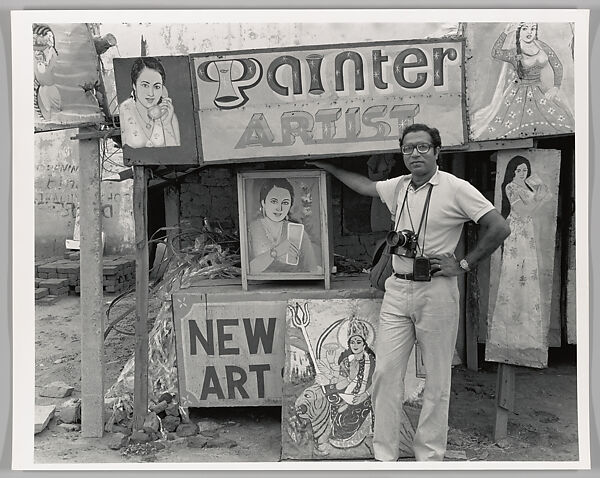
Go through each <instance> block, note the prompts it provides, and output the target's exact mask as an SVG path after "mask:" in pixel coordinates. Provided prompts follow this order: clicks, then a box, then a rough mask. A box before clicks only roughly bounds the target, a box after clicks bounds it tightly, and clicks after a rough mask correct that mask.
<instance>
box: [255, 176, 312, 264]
mask: <svg viewBox="0 0 600 478" xmlns="http://www.w3.org/2000/svg"><path fill="white" fill-rule="evenodd" d="M294 200H295V194H294V187H293V186H292V184H291V183H290V182H289V181H288V180H287V179H286V178H269V179H266V180H265V181H264V183H263V184H262V186H261V189H260V192H259V214H258V217H257V218H256V219H255V220H253V221H252V222H251V223H250V225H249V226H248V240H249V251H250V254H249V255H250V273H251V274H258V273H261V272H318V271H320V270H321V267H322V266H321V265H320V264H319V263H318V262H317V254H316V253H315V250H314V246H313V243H312V241H311V238H310V236H309V234H308V232H307V231H306V230H305V227H304V225H303V224H300V223H298V222H296V221H293V220H292V219H291V218H290V210H291V209H292V206H293V205H294Z"/></svg>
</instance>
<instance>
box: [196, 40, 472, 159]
mask: <svg viewBox="0 0 600 478" xmlns="http://www.w3.org/2000/svg"><path fill="white" fill-rule="evenodd" d="M463 45H464V43H463V42H462V41H461V40H428V41H422V42H418V41H397V42H372V43H359V44H338V45H333V46H310V47H301V48H286V49H268V50H249V51H239V52H221V53H208V54H207V53H201V54H194V55H191V66H192V75H193V78H194V85H195V91H194V93H195V99H196V102H197V109H198V117H197V121H198V130H199V131H198V137H199V139H198V143H199V151H200V152H201V156H202V160H203V161H204V162H205V163H214V162H225V161H241V160H245V159H252V158H269V157H271V158H281V157H303V156H312V155H314V156H327V155H332V154H337V155H349V154H357V153H358V154H360V153H365V152H373V151H389V150H394V149H397V147H398V137H399V136H400V135H401V133H402V130H403V128H405V127H406V126H408V125H410V124H412V123H413V122H421V123H430V124H434V125H436V126H437V127H438V128H439V129H440V130H441V134H442V140H443V142H444V145H449V146H450V145H460V144H463V143H464V142H465V141H466V137H465V136H466V132H465V128H464V121H463V119H464V113H465V110H464V101H463V98H464V88H463V73H464V71H463Z"/></svg>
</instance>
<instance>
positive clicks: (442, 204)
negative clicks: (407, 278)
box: [375, 169, 494, 274]
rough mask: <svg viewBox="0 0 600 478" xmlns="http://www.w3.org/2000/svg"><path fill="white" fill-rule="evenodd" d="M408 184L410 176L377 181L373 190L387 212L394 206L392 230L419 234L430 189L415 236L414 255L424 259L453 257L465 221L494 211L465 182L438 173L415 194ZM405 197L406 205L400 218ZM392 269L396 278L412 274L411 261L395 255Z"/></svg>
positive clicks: (446, 174) (477, 219) (448, 174)
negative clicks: (394, 214)
mask: <svg viewBox="0 0 600 478" xmlns="http://www.w3.org/2000/svg"><path fill="white" fill-rule="evenodd" d="M410 180H411V175H410V174H408V175H405V176H399V177H396V178H392V179H388V180H385V181H377V183H376V184H375V186H376V188H377V192H378V194H379V197H380V198H381V200H382V201H383V202H384V203H385V204H386V205H387V207H388V209H390V210H391V209H393V205H394V203H396V204H397V207H396V221H395V222H397V223H398V225H397V226H396V230H397V231H401V230H403V229H408V230H412V231H414V232H415V233H416V232H417V231H418V230H419V223H420V222H421V216H422V214H423V207H424V205H425V201H426V199H427V192H428V190H429V188H430V186H429V185H430V184H431V185H432V187H433V189H432V190H431V199H430V203H429V213H428V215H427V221H425V220H424V221H423V226H422V227H421V232H420V234H419V246H420V247H421V248H422V249H419V250H418V252H417V254H418V255H420V254H421V250H424V253H425V256H430V255H432V254H444V253H450V254H452V253H454V250H455V249H456V246H457V244H458V241H459V239H460V235H461V232H462V227H463V224H464V223H465V222H467V221H474V222H478V221H479V219H480V218H481V217H482V216H484V215H485V214H487V213H488V212H490V211H491V210H492V209H494V206H493V205H492V203H491V202H490V201H488V200H487V199H486V198H485V197H484V196H483V194H481V193H480V192H479V191H478V190H477V189H476V188H475V187H474V186H473V185H471V184H470V183H469V182H467V181H465V180H463V179H460V178H457V177H456V176H454V175H453V174H450V173H447V172H444V171H440V170H439V169H437V170H436V172H435V173H434V175H433V176H432V177H431V178H430V179H429V181H427V182H426V183H425V184H423V185H422V186H421V187H419V188H418V189H416V190H414V189H413V186H412V184H411V182H410ZM398 182H400V183H401V186H400V190H399V192H398V197H394V194H395V192H396V186H397V184H398ZM407 188H408V192H407ZM405 195H406V203H405V204H404V210H402V214H400V211H401V208H402V202H403V201H404V196H405ZM399 214H400V217H398V215H399ZM392 265H393V266H394V271H395V272H397V273H400V274H406V273H410V272H412V270H413V260H412V259H409V258H405V257H399V256H397V255H395V254H394V256H393V259H392Z"/></svg>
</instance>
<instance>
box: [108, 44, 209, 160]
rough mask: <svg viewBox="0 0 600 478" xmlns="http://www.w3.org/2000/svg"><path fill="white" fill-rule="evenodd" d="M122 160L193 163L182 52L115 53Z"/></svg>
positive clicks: (193, 145) (191, 116)
mask: <svg viewBox="0 0 600 478" xmlns="http://www.w3.org/2000/svg"><path fill="white" fill-rule="evenodd" d="M113 64H114V69H115V83H116V88H117V98H118V101H119V119H120V125H121V139H122V141H123V160H124V162H125V164H126V165H154V164H177V165H184V164H197V163H198V152H197V149H196V129H195V123H194V107H193V102H192V86H191V78H190V69H189V59H188V57H187V56H166V57H149V56H146V57H138V58H115V59H114V60H113Z"/></svg>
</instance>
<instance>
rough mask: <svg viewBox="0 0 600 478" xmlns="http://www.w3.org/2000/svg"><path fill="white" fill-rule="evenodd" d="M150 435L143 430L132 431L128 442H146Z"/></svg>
mask: <svg viewBox="0 0 600 478" xmlns="http://www.w3.org/2000/svg"><path fill="white" fill-rule="evenodd" d="M150 441H152V437H151V436H150V435H148V434H147V433H146V432H145V431H143V430H136V431H134V432H133V433H132V434H131V435H130V437H129V443H148V442H150Z"/></svg>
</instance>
